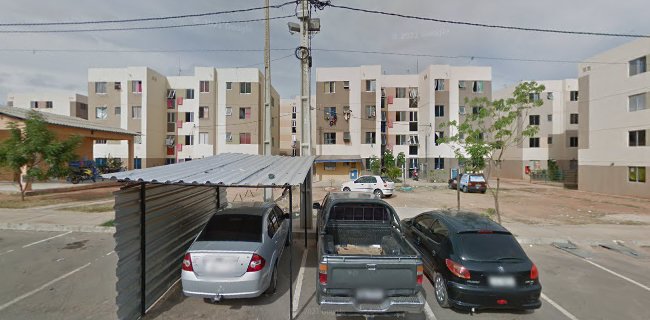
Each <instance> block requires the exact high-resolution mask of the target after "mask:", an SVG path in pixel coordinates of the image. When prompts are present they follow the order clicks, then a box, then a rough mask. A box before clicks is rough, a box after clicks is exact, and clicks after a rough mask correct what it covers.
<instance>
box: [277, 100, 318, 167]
mask: <svg viewBox="0 0 650 320" xmlns="http://www.w3.org/2000/svg"><path fill="white" fill-rule="evenodd" d="M312 100H314V99H312ZM300 121H302V116H301V112H300V97H299V96H296V97H295V98H293V99H281V100H280V155H284V156H299V155H300V137H301V135H300V132H301V131H300V130H301V124H300Z"/></svg>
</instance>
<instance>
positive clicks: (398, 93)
mask: <svg viewBox="0 0 650 320" xmlns="http://www.w3.org/2000/svg"><path fill="white" fill-rule="evenodd" d="M395 98H406V88H395Z"/></svg>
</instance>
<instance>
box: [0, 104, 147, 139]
mask: <svg viewBox="0 0 650 320" xmlns="http://www.w3.org/2000/svg"><path fill="white" fill-rule="evenodd" d="M31 110H33V109H23V108H17V107H0V114H4V115H7V116H9V117H13V118H18V119H27V118H28V117H29V111H31ZM34 111H37V112H40V111H38V110H34ZM40 113H41V114H42V115H43V118H44V119H45V122H47V123H49V124H54V125H59V126H64V127H72V128H80V129H87V130H95V131H104V132H113V133H122V134H128V135H132V136H135V135H138V134H137V133H135V132H131V131H128V130H124V129H122V128H115V127H109V126H105V125H101V124H97V123H94V122H92V121H88V120H86V119H81V118H77V117H68V116H63V115H59V114H53V113H49V112H40Z"/></svg>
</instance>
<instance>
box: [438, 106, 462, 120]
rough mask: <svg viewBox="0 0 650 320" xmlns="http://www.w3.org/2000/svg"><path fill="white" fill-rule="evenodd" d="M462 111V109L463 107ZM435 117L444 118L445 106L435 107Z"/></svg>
mask: <svg viewBox="0 0 650 320" xmlns="http://www.w3.org/2000/svg"><path fill="white" fill-rule="evenodd" d="M463 109H464V107H463ZM463 111H465V110H463ZM435 116H436V117H438V118H440V117H444V116H445V106H440V105H438V106H435Z"/></svg>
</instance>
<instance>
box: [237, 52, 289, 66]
mask: <svg viewBox="0 0 650 320" xmlns="http://www.w3.org/2000/svg"><path fill="white" fill-rule="evenodd" d="M289 57H293V53H292V54H288V55H286V56H283V57H279V58H275V59H271V62H273V61H278V60H283V59H286V58H289ZM261 64H264V62H258V63H251V64H246V65H241V66H238V67H235V68H248V67H254V66H258V65H261Z"/></svg>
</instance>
